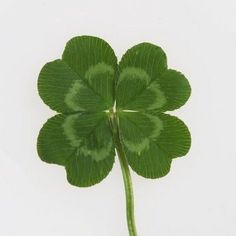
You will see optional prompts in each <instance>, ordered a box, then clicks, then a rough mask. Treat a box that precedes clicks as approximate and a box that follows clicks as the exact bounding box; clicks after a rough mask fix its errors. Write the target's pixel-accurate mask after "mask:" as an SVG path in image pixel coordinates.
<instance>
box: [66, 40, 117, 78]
mask: <svg viewBox="0 0 236 236" xmlns="http://www.w3.org/2000/svg"><path fill="white" fill-rule="evenodd" d="M62 59H63V61H65V62H66V63H67V64H68V65H69V66H70V67H71V68H72V69H73V70H74V71H75V72H76V73H77V74H79V75H80V76H81V78H83V79H85V78H86V74H87V73H88V71H89V70H93V69H94V70H96V66H98V65H101V64H102V65H105V66H107V67H108V68H110V69H113V70H116V67H117V58H116V55H115V53H114V51H113V49H112V48H111V47H110V45H109V44H108V43H107V42H105V41H104V40H102V39H100V38H97V37H91V36H79V37H75V38H72V39H71V40H70V41H69V42H68V43H67V45H66V48H65V50H64V52H63V56H62Z"/></svg>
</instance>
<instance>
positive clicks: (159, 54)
mask: <svg viewBox="0 0 236 236" xmlns="http://www.w3.org/2000/svg"><path fill="white" fill-rule="evenodd" d="M125 68H139V69H140V70H142V71H145V72H146V73H147V74H148V76H149V77H150V80H156V79H158V78H159V77H160V75H161V74H162V73H163V72H164V71H165V70H166V69H167V59H166V54H165V53H164V51H163V50H162V49H161V48H160V47H158V46H156V45H154V44H151V43H140V44H138V45H136V46H134V47H132V48H130V49H129V50H128V51H127V52H126V53H125V54H124V56H123V57H122V59H121V62H120V64H119V71H121V73H122V71H123V70H124V69H125Z"/></svg>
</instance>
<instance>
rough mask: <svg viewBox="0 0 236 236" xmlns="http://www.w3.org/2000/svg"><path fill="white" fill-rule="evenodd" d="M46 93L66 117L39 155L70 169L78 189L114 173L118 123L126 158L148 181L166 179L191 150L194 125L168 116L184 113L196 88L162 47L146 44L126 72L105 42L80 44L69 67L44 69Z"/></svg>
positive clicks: (48, 128)
mask: <svg viewBox="0 0 236 236" xmlns="http://www.w3.org/2000/svg"><path fill="white" fill-rule="evenodd" d="M38 90H39V94H40V97H41V98H42V100H43V101H44V102H45V103H46V104H47V105H48V106H49V107H50V108H51V109H53V110H55V111H56V112H58V113H59V114H57V115H55V116H54V117H52V118H50V119H49V120H48V121H47V122H46V123H45V124H44V126H43V127H42V129H41V131H40V133H39V137H38V143H37V149H38V154H39V156H40V158H41V159H42V160H43V161H45V162H48V163H54V164H58V165H62V166H64V167H65V169H66V172H67V179H68V181H69V182H70V183H71V184H72V185H75V186H80V187H87V186H91V185H94V184H97V183H99V182H100V181H101V180H103V179H104V178H105V177H106V176H107V175H108V173H109V172H110V171H111V169H112V166H113V163H114V159H115V148H116V145H115V143H114V132H113V129H112V127H111V122H110V120H111V117H113V116H114V115H115V116H116V118H117V121H118V122H117V123H118V131H119V138H120V142H121V145H122V148H123V151H124V153H125V158H126V160H127V162H128V164H129V165H130V167H131V168H132V169H133V170H134V171H135V172H136V173H137V174H139V175H141V176H143V177H146V178H159V177H162V176H164V175H166V174H167V173H168V172H169V170H170V166H171V162H172V160H173V159H174V158H176V157H180V156H184V155H185V154H186V153H187V152H188V150H189V148H190V144H191V139H190V133H189V130H188V128H187V127H186V125H185V124H184V123H183V122H182V121H181V120H180V119H178V118H177V117H175V116H171V115H168V114H165V113H164V112H166V111H172V110H175V109H177V108H179V107H181V106H182V105H184V104H185V102H186V101H187V100H188V98H189V96H190V93H191V88H190V85H189V83H188V81H187V79H186V78H185V76H184V75H183V74H181V73H180V72H178V71H176V70H172V69H168V67H167V58H166V55H165V53H164V51H163V50H162V49H161V48H160V47H158V46H156V45H153V44H150V43H141V44H138V45H136V46H134V47H132V48H131V49H129V50H128V51H127V52H126V53H125V54H124V56H123V57H122V59H121V61H120V62H119V64H118V63H117V58H116V56H115V53H114V51H113V49H112V48H111V47H110V46H109V44H108V43H106V42H105V41H104V40H102V39H100V38H96V37H92V36H79V37H75V38H72V39H71V40H70V41H69V42H68V43H67V45H66V48H65V50H64V52H63V55H62V59H58V60H55V61H52V62H49V63H47V64H46V65H45V66H44V67H43V68H42V70H41V72H40V75H39V79H38Z"/></svg>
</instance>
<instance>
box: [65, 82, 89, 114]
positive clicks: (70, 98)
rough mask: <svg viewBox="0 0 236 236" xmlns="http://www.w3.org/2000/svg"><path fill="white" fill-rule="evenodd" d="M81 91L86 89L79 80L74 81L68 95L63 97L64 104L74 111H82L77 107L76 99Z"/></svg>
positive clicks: (82, 109)
mask: <svg viewBox="0 0 236 236" xmlns="http://www.w3.org/2000/svg"><path fill="white" fill-rule="evenodd" d="M82 89H86V87H85V86H84V85H83V84H82V83H81V81H80V80H76V81H75V82H74V83H73V84H72V86H71V88H70V89H69V91H68V93H67V94H66V96H65V104H66V105H67V106H68V107H69V108H71V109H72V110H74V111H84V110H85V109H84V108H82V107H80V106H79V105H78V101H77V98H78V96H79V93H80V91H81V90H82Z"/></svg>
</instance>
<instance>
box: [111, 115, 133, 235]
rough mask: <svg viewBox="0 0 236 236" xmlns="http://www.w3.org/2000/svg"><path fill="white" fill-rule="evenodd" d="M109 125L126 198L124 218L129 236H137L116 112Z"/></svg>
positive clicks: (130, 190)
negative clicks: (125, 218)
mask: <svg viewBox="0 0 236 236" xmlns="http://www.w3.org/2000/svg"><path fill="white" fill-rule="evenodd" d="M110 123H111V127H112V131H113V138H114V143H115V147H116V151H117V154H118V157H119V161H120V166H121V171H122V175H123V180H124V187H125V196H126V217H127V224H128V229H129V235H130V236H137V232H136V226H135V218H134V196H133V187H132V180H131V175H130V171H129V166H128V162H127V159H126V156H125V152H124V150H123V146H122V143H121V140H120V132H119V122H118V117H117V115H116V112H111V113H110Z"/></svg>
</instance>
